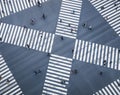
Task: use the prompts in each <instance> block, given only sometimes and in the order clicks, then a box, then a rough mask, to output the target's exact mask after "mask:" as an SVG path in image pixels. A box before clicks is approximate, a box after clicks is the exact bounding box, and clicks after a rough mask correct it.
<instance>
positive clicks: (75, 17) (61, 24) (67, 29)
mask: <svg viewBox="0 0 120 95" xmlns="http://www.w3.org/2000/svg"><path fill="white" fill-rule="evenodd" d="M81 6H82V0H62V4H61V9H60V13H59V19H58V23H57V27H56V33H55V34H56V35H60V36H65V37H69V38H74V39H75V38H76V36H77V29H78V24H79V17H80V12H81Z"/></svg>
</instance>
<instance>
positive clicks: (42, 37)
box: [0, 23, 55, 53]
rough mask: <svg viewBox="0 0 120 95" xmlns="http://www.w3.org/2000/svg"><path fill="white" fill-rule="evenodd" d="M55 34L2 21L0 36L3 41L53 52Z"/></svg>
mask: <svg viewBox="0 0 120 95" xmlns="http://www.w3.org/2000/svg"><path fill="white" fill-rule="evenodd" d="M54 37H55V35H54V34H51V33H46V32H42V31H38V30H33V29H29V28H24V27H20V26H15V25H11V24H6V23H1V25H0V38H2V42H5V43H9V44H13V45H17V46H21V47H28V45H29V48H30V49H35V50H39V51H43V52H49V53H50V52H51V50H52V45H53V41H54Z"/></svg>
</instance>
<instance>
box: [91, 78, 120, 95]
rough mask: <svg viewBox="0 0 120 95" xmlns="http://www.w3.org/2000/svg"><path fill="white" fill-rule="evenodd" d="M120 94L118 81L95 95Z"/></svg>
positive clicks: (119, 82)
mask: <svg viewBox="0 0 120 95" xmlns="http://www.w3.org/2000/svg"><path fill="white" fill-rule="evenodd" d="M119 94H120V80H119V79H117V80H116V81H114V82H112V83H110V84H109V85H107V86H105V87H104V88H102V89H101V90H99V91H98V92H96V93H95V94H93V95H119Z"/></svg>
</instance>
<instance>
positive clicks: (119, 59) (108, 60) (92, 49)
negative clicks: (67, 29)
mask: <svg viewBox="0 0 120 95" xmlns="http://www.w3.org/2000/svg"><path fill="white" fill-rule="evenodd" d="M73 59H77V60H80V61H83V62H87V63H91V64H96V65H100V66H105V67H108V68H112V69H116V70H120V50H119V49H118V48H114V47H109V46H105V45H101V44H97V43H92V42H88V41H84V40H78V39H77V40H76V42H75V50H74V53H73Z"/></svg>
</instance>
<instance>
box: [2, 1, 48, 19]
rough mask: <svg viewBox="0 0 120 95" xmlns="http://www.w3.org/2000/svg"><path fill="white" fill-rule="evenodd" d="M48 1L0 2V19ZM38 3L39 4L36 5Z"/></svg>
mask: <svg viewBox="0 0 120 95" xmlns="http://www.w3.org/2000/svg"><path fill="white" fill-rule="evenodd" d="M46 1H48V0H0V18H3V17H5V16H8V15H10V14H13V13H16V12H19V11H22V10H25V9H27V8H30V7H33V6H35V5H40V4H41V3H43V2H46ZM38 2H39V3H38Z"/></svg>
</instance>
